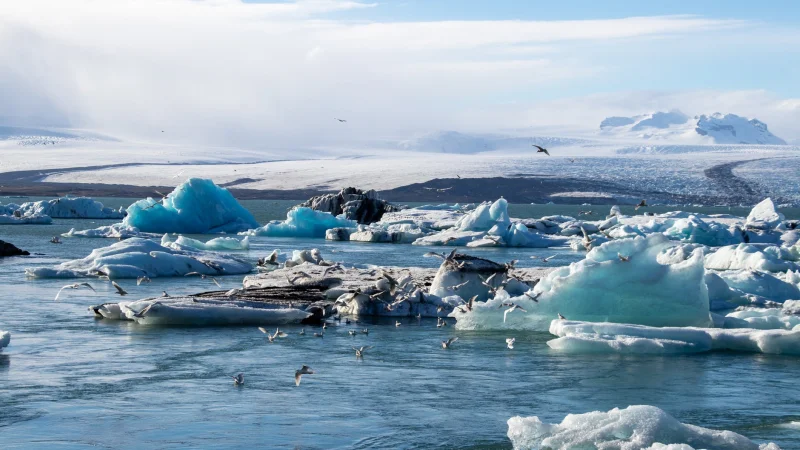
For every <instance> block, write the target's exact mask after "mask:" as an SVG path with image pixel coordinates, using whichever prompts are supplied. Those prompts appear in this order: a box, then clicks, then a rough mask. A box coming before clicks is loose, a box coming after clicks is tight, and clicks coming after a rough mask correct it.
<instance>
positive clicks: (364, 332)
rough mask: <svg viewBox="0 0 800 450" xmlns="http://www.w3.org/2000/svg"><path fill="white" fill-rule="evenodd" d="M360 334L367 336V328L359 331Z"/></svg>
mask: <svg viewBox="0 0 800 450" xmlns="http://www.w3.org/2000/svg"><path fill="white" fill-rule="evenodd" d="M361 334H366V335H369V328H364V329H363V330H361Z"/></svg>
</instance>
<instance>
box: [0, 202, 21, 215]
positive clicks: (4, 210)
mask: <svg viewBox="0 0 800 450" xmlns="http://www.w3.org/2000/svg"><path fill="white" fill-rule="evenodd" d="M17 210H19V205H17V204H16V203H9V204H7V205H0V215H2V216H13V215H14V211H17ZM20 213H21V211H20Z"/></svg>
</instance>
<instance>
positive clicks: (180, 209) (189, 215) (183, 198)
mask: <svg viewBox="0 0 800 450" xmlns="http://www.w3.org/2000/svg"><path fill="white" fill-rule="evenodd" d="M122 223H123V224H124V225H126V226H129V227H135V228H138V229H139V230H140V231H143V232H151V233H187V234H204V233H236V232H240V231H245V230H249V229H251V228H256V227H258V222H256V220H255V219H254V218H253V215H252V214H250V212H249V211H248V210H246V209H245V208H244V207H242V205H240V204H239V202H238V201H236V199H235V198H234V197H233V195H231V193H230V192H228V190H227V189H224V188H221V187H219V186H217V185H216V184H214V182H213V181H211V180H204V179H200V178H190V179H189V180H187V181H186V182H184V183H183V184H181V185H179V186H178V187H176V188H175V190H174V191H172V193H170V194H169V195H167V197H166V198H165V199H163V200H162V201H156V200H153V199H152V198H147V199H145V200H139V201H137V202H136V203H134V204H132V205H131V206H129V207H128V216H127V217H126V218H125V219H124V220H123V221H122Z"/></svg>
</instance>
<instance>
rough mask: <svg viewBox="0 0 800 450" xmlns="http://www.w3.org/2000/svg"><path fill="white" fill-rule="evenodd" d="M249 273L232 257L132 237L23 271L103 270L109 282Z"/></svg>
mask: <svg viewBox="0 0 800 450" xmlns="http://www.w3.org/2000/svg"><path fill="white" fill-rule="evenodd" d="M251 270H253V266H252V265H251V264H250V263H248V262H245V261H242V260H239V259H236V258H234V257H232V256H227V255H222V254H219V253H213V252H201V251H197V250H194V249H191V248H188V247H182V246H180V245H178V244H177V243H170V244H168V246H166V247H165V246H162V245H159V244H157V243H155V242H153V241H150V240H147V239H141V238H132V239H128V240H125V241H121V242H117V243H115V244H113V245H110V246H108V247H103V248H98V249H95V250H92V253H91V254H90V255H89V256H87V257H86V258H83V259H76V260H73V261H67V262H65V263H62V264H59V265H57V266H55V267H54V268H44V267H42V268H35V269H25V273H26V274H27V275H28V276H31V277H35V278H76V277H85V276H93V275H97V271H102V272H103V273H106V274H108V276H109V278H111V279H115V278H116V279H119V278H137V277H140V276H148V277H150V278H155V277H179V276H183V275H186V274H187V273H190V272H198V273H201V274H205V275H236V274H243V273H248V272H250V271H251Z"/></svg>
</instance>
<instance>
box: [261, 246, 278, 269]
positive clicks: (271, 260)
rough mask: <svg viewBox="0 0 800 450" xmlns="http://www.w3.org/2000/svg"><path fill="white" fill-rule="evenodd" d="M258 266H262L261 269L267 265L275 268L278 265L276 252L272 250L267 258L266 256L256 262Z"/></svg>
mask: <svg viewBox="0 0 800 450" xmlns="http://www.w3.org/2000/svg"><path fill="white" fill-rule="evenodd" d="M258 265H259V266H262V267H263V266H267V265H269V266H277V265H278V250H273V251H272V253H270V254H269V256H266V257H264V258H260V259H259V260H258Z"/></svg>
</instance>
